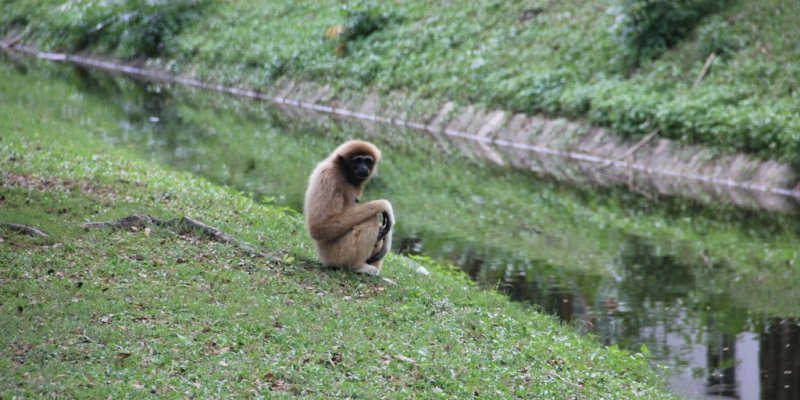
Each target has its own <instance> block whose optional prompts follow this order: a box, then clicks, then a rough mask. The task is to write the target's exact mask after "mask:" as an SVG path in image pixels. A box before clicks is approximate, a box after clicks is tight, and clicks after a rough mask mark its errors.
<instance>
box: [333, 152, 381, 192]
mask: <svg viewBox="0 0 800 400" xmlns="http://www.w3.org/2000/svg"><path fill="white" fill-rule="evenodd" d="M340 161H341V164H340V165H341V166H342V170H343V171H342V172H344V176H345V178H346V179H347V181H348V182H350V183H351V184H352V185H358V184H361V183H363V182H364V181H366V180H367V179H369V177H370V175H371V174H372V169H373V168H374V167H375V159H373V158H372V156H368V155H355V156H351V157H349V158H344V157H340Z"/></svg>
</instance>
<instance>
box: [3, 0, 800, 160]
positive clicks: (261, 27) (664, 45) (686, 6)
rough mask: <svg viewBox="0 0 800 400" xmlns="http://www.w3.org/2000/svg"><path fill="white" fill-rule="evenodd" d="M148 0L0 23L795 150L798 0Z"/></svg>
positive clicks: (195, 67) (8, 30) (288, 74)
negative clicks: (703, 71) (700, 76)
mask: <svg viewBox="0 0 800 400" xmlns="http://www.w3.org/2000/svg"><path fill="white" fill-rule="evenodd" d="M143 4H144V3H143ZM143 4H139V3H138V2H124V3H123V2H101V1H89V2H64V1H36V2H30V1H12V0H3V2H2V5H3V9H4V13H3V15H2V16H0V33H4V34H6V35H14V36H16V35H21V36H20V38H21V40H23V41H24V42H29V43H33V44H36V45H38V46H40V47H42V48H44V49H49V50H63V51H83V52H90V53H97V54H101V55H105V56H112V57H117V58H121V59H143V58H147V59H149V60H150V64H151V65H152V66H154V67H158V68H166V69H168V70H171V71H173V72H176V73H185V74H191V75H195V76H198V77H201V78H203V79H208V80H212V81H217V82H222V83H229V84H242V85H247V86H251V87H256V88H263V87H268V86H270V85H272V84H274V83H275V82H277V81H279V80H281V79H290V80H310V81H315V82H319V83H324V84H329V85H332V86H333V87H335V88H336V89H338V90H340V91H341V92H347V91H364V90H377V91H382V92H388V91H394V90H399V91H402V92H407V93H411V94H413V95H415V96H419V97H424V98H429V99H430V98H432V99H439V100H441V101H444V100H447V99H455V100H457V101H459V102H463V103H479V104H485V105H487V106H490V107H503V108H508V109H511V110H514V111H524V112H529V113H545V114H548V115H553V116H566V117H569V118H577V119H584V120H587V121H590V122H592V123H595V124H598V125H602V126H607V127H610V128H613V129H614V130H615V131H617V132H619V133H620V134H622V135H626V136H632V137H637V136H643V135H645V134H647V133H648V132H650V131H651V130H653V129H654V128H656V127H659V128H660V129H661V131H660V134H661V135H662V136H664V137H670V138H674V139H678V140H681V141H684V142H688V143H702V144H706V145H710V146H714V147H718V148H721V149H725V150H733V151H743V152H748V153H754V154H758V155H760V156H762V157H765V158H770V159H777V160H782V161H789V162H793V163H797V162H798V161H800V117H798V115H800V113H798V106H797V104H798V103H797V96H798V79H797V77H798V76H800V63H798V61H797V60H798V59H800V53H799V52H800V50H798V47H797V46H796V43H798V42H800V31H798V30H797V29H796V21H797V19H798V18H800V5H799V4H800V3H797V2H796V1H792V0H759V1H751V2H747V1H725V2H709V1H702V0H693V1H688V0H687V1H680V2H657V1H648V0H641V1H634V0H619V1H613V2H612V1H610V2H587V1H577V0H571V1H562V2H545V1H533V2H531V1H511V2H506V1H503V2H499V1H494V0H480V1H471V2H445V1H437V2H433V3H431V2H427V1H421V0H414V1H405V2H377V1H369V0H361V1H350V2H345V3H341V2H338V1H331V0H327V1H321V2H318V1H313V2H312V1H270V2H266V1H253V2H204V1H191V0H185V1H180V2H147V3H146V5H143ZM664 20H669V21H671V22H670V24H668V25H669V26H670V27H671V28H670V29H666V30H664V29H660V28H659V27H661V26H663V24H657V23H655V22H658V21H664ZM712 53H713V54H715V55H716V56H717V58H716V61H715V62H714V64H713V66H712V67H711V70H710V73H709V74H708V75H707V76H706V77H705V79H704V80H703V81H702V83H701V84H700V85H699V86H697V87H694V81H695V80H696V78H697V76H698V74H699V72H700V70H701V69H702V67H703V65H704V63H705V61H706V60H707V58H708V57H709V55H710V54H712Z"/></svg>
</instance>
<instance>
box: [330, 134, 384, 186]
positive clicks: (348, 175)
mask: <svg viewBox="0 0 800 400" xmlns="http://www.w3.org/2000/svg"><path fill="white" fill-rule="evenodd" d="M334 154H335V156H336V164H337V166H338V167H339V170H340V171H341V172H342V175H343V176H344V177H345V179H346V180H347V182H349V183H350V184H351V185H353V186H359V185H361V184H363V183H364V182H366V181H368V180H369V178H371V177H372V175H374V174H375V171H376V170H377V167H378V161H380V159H381V151H380V150H378V148H377V147H375V145H374V144H372V143H370V142H365V141H363V140H349V141H347V142H344V143H343V144H342V145H341V146H339V148H337V149H336V151H334Z"/></svg>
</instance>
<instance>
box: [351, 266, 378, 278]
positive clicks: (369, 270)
mask: <svg viewBox="0 0 800 400" xmlns="http://www.w3.org/2000/svg"><path fill="white" fill-rule="evenodd" d="M352 271H353V272H358V273H362V274H367V275H372V276H378V275H380V274H381V270H379V269H377V268H375V267H373V266H372V265H369V264H364V265H362V266H361V267H360V268H358V269H354V270H352Z"/></svg>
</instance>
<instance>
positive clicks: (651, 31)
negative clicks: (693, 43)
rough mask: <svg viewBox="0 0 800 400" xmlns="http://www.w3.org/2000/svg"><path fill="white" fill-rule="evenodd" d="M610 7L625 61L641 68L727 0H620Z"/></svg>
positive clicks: (633, 67) (629, 64) (629, 65)
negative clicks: (643, 63) (642, 64)
mask: <svg viewBox="0 0 800 400" xmlns="http://www.w3.org/2000/svg"><path fill="white" fill-rule="evenodd" d="M617 1H618V3H617V4H615V5H614V6H612V7H611V8H610V9H609V12H610V13H612V14H614V15H615V16H616V22H615V24H614V25H613V26H612V27H611V31H612V32H613V33H614V36H615V37H616V39H617V40H618V41H619V42H620V44H621V47H622V53H621V57H622V59H623V60H622V61H623V65H625V67H627V68H629V69H635V68H638V67H639V65H640V64H641V63H642V62H644V61H647V60H650V59H653V58H656V57H658V56H659V55H661V53H663V52H664V51H665V50H666V49H668V48H669V47H671V46H673V45H674V44H676V43H677V42H678V41H679V40H681V39H682V38H684V37H685V36H686V35H687V34H688V33H690V32H691V31H692V30H693V29H694V27H695V26H696V25H697V23H698V22H700V20H701V19H702V18H703V17H705V16H707V15H709V14H711V13H713V12H715V11H717V10H719V9H720V8H721V6H722V5H723V4H724V3H725V0H617Z"/></svg>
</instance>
